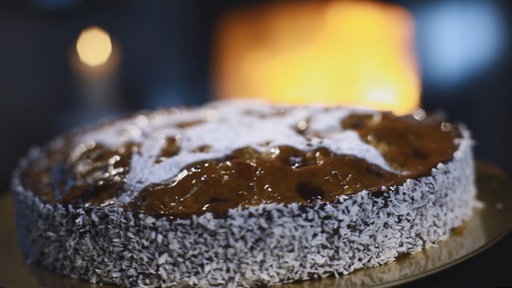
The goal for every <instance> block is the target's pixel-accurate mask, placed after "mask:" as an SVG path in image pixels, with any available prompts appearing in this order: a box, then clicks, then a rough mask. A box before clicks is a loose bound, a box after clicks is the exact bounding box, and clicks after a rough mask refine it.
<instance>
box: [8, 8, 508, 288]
mask: <svg viewBox="0 0 512 288" xmlns="http://www.w3.org/2000/svg"><path fill="white" fill-rule="evenodd" d="M261 2H270V1H258V2H257V1H247V0H245V1H220V0H209V1H199V0H190V1H135V0H126V1H99V0H91V1H85V0H84V1H81V0H33V1H2V2H0V109H1V113H0V139H1V140H0V153H1V154H0V193H1V192H5V191H7V190H8V187H9V182H10V177H11V172H12V170H13V169H14V168H15V167H16V163H17V161H18V159H19V158H20V157H22V156H23V155H24V154H25V153H26V152H27V150H28V149H29V147H31V146H34V145H42V144H44V143H45V142H47V141H48V140H50V139H51V138H53V137H55V136H56V135H58V134H59V133H62V132H64V131H67V130H69V129H71V128H72V127H76V126H77V125H82V124H84V123H88V122H91V121H96V120H97V119H99V118H101V117H102V116H105V115H107V116H112V115H119V114H125V113H129V112H131V111H135V110H140V109H147V108H156V107H160V106H170V105H183V104H187V105H191V104H199V103H203V102H205V101H208V100H209V99H211V83H210V81H211V76H210V75H211V65H210V60H211V59H210V58H211V44H212V37H213V31H214V27H215V23H216V21H217V20H218V19H219V17H221V15H223V13H224V12H225V11H229V10H231V9H233V8H237V7H240V6H248V5H254V4H255V3H261ZM385 2H392V3H394V4H399V5H401V6H403V7H405V8H407V9H409V10H410V11H411V12H412V14H413V15H414V17H415V20H416V47H417V49H418V50H417V54H418V57H419V60H420V65H421V72H422V78H423V79H422V81H423V89H422V106H423V108H425V109H426V110H427V111H430V112H433V111H438V110H440V111H444V112H446V114H447V115H449V118H450V119H451V120H455V121H460V122H463V123H465V124H466V125H467V126H468V127H469V128H470V129H471V130H472V132H473V136H474V138H475V139H476V144H477V145H476V146H475V154H476V158H477V159H479V160H481V161H485V162H488V163H491V164H493V165H495V166H499V167H502V168H503V169H504V170H505V171H507V172H508V173H510V172H511V171H512V152H511V150H512V149H511V148H510V147H509V146H510V144H509V143H511V142H510V140H511V133H510V131H512V99H511V96H512V95H511V93H510V91H512V59H511V56H510V51H511V47H512V45H511V44H512V37H511V35H512V34H511V32H512V22H511V21H512V20H510V19H512V9H511V8H512V4H510V3H511V2H510V1H505V0H503V1H483V0H482V1H461V0H458V1H457V0H450V1H426V0H425V1H385ZM91 25H99V26H101V27H102V28H103V29H105V30H106V31H108V32H109V33H110V35H111V37H112V38H113V40H114V41H116V43H117V44H119V46H120V48H121V52H122V55H121V63H120V66H119V68H120V69H119V74H118V78H117V84H118V85H117V88H118V90H117V92H118V93H117V94H118V95H119V99H118V101H117V102H116V103H115V105H113V106H109V107H86V106H84V105H81V104H80V102H79V101H78V100H77V98H78V94H79V92H77V81H76V77H75V76H74V74H73V73H72V67H71V65H70V51H72V49H73V48H74V44H75V41H76V39H77V37H78V35H79V33H80V31H81V30H82V29H84V28H86V27H88V26H91ZM511 246H512V238H511V236H510V235H509V236H508V237H507V238H506V239H505V240H504V241H501V242H499V243H498V245H496V246H494V247H493V248H492V249H491V250H489V251H488V252H487V253H485V254H483V255H481V256H478V257H477V258H473V259H471V260H470V261H467V262H465V263H463V264H461V265H458V266H456V267H455V268H453V269H452V270H449V271H448V272H443V273H444V274H443V273H441V274H436V275H434V276H433V277H430V278H428V279H427V280H425V281H424V282H421V283H420V284H419V285H423V286H429V287H443V285H445V286H444V287H448V286H447V284H448V283H447V282H446V279H447V278H450V277H451V278H452V279H451V280H450V281H452V282H450V285H449V286H450V287H456V286H458V285H457V284H460V283H459V282H453V281H455V280H454V279H453V278H454V277H457V279H460V278H458V277H461V278H463V277H465V275H466V276H468V277H469V279H473V281H476V282H473V284H475V285H476V286H475V287H477V286H478V287H486V285H485V283H492V285H491V286H488V287H497V286H500V285H505V286H506V285H509V286H508V287H511V286H512V282H511V281H510V279H512V276H507V275H506V274H507V271H509V272H512V268H511V266H512V265H510V264H508V262H509V261H508V259H510V257H511V256H512V251H511V248H510V247H511ZM493 259H498V260H497V261H499V262H496V264H494V265H495V266H489V267H487V270H486V271H487V272H488V271H490V270H492V271H495V272H496V273H498V274H496V273H495V275H494V276H492V277H496V275H502V276H501V278H500V279H496V278H493V280H494V282H493V281H490V282H489V281H488V280H486V279H485V276H484V275H482V277H480V276H479V275H478V274H475V273H478V271H479V268H478V267H479V265H482V264H481V263H494V260H493ZM486 265H487V264H486ZM482 269H483V268H482ZM484 270H485V269H484ZM487 272H486V273H487ZM450 275H451V276H450ZM454 275H455V276H454ZM503 275H505V276H503ZM477 279H480V280H477ZM507 279H508V280H507ZM478 281H479V282H478ZM416 284H418V283H416ZM416 284H412V285H411V287H417V286H415V285H416ZM452 284H453V285H454V286H452Z"/></svg>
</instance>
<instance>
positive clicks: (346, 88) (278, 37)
mask: <svg viewBox="0 0 512 288" xmlns="http://www.w3.org/2000/svg"><path fill="white" fill-rule="evenodd" d="M413 28H414V23H413V19H412V16H411V14H410V13H409V12H407V11H406V10H405V9H403V8H400V7H398V6H395V5H391V4H381V3H376V2H370V1H331V2H299V3H297V2H280V3H279V2H278V3H276V2H274V3H272V4H271V5H266V6H259V7H253V8H251V9H245V10H234V11H232V12H230V13H228V14H227V15H225V17H223V18H222V21H221V22H220V24H219V26H218V29H217V37H216V40H217V42H216V47H215V48H216V49H215V53H216V54H215V55H214V61H215V62H214V72H215V73H214V77H216V78H215V81H214V86H215V92H214V93H215V95H216V97H217V98H232V97H259V98H266V99H267V100H271V101H275V102H284V103H292V104H305V103H312V102H318V103H324V104H332V105H337V104H342V105H351V106H362V107H368V108H375V109H381V110H390V111H394V112H395V113H398V114H405V113H410V112H412V111H414V110H415V109H417V108H418V106H419V102H420V90H421V87H420V85H421V84H420V80H419V73H418V69H417V63H416V58H415V55H414V51H413Z"/></svg>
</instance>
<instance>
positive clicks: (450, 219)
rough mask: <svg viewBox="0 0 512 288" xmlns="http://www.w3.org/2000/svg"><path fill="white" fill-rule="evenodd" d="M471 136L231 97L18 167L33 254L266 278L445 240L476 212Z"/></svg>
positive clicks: (102, 279) (227, 280) (88, 276)
mask: <svg viewBox="0 0 512 288" xmlns="http://www.w3.org/2000/svg"><path fill="white" fill-rule="evenodd" d="M474 174H475V172H474V164H473V157H472V140H471V138H470V135H469V132H468V130H467V129H466V128H465V127H464V126H462V125H457V124H454V123H450V122H446V121H445V120H443V119H441V118H440V117H437V116H429V115H426V114H425V113H424V112H423V111H422V110H418V112H415V113H414V114H412V115H406V116H395V115H393V114H391V113H389V112H379V111H372V110H364V109H356V108H344V107H324V106H321V105H310V106H286V105H275V104H268V103H264V102H258V101H253V100H229V101H227V100H224V101H217V102H211V103H207V104H205V105H203V106H201V107H192V108H180V109H178V108H168V109H160V110H156V111H146V112H139V113H136V114H134V115H132V116H128V117H125V118H122V119H117V120H113V121H109V122H105V123H101V124H97V125H95V126H91V127H86V128H79V129H77V130H75V131H72V132H70V133H68V134H66V135H62V136H60V137H57V138H56V139H54V140H52V141H50V142H49V143H48V144H46V145H45V146H43V147H36V148H33V149H31V150H30V151H29V153H28V155H27V156H26V157H25V158H24V159H22V160H21V161H20V164H19V166H18V168H17V169H16V171H15V173H14V176H13V181H12V190H13V193H14V195H15V199H16V209H17V222H18V223H17V225H18V233H19V239H20V243H21V245H20V246H21V247H22V250H23V252H24V254H25V255H26V257H27V259H28V260H29V261H32V262H35V263H37V264H38V265H42V266H44V267H47V268H49V269H52V270H54V271H57V272H59V273H62V274H65V275H69V276H71V277H74V278H80V279H84V280H87V281H90V282H92V283H111V284H117V285H121V286H127V287H133V286H137V287H140V286H144V287H160V286H164V287H165V286H173V287H175V286H178V287H181V286H183V287H188V286H199V287H208V286H222V287H253V286H266V285H273V284H278V283H286V282H292V281H299V280H307V279H315V278H323V277H328V276H341V275H345V274H347V273H350V272H352V271H354V270H357V269H362V268H363V269H364V268H369V267H375V266H378V265H382V264H385V263H389V262H391V261H393V260H394V259H396V258H397V257H398V256H400V255H403V254H408V253H414V252H417V251H420V250H422V249H424V248H426V247H429V246H433V245H436V243H438V242H439V241H441V240H443V239H446V238H447V237H449V235H450V232H451V231H452V230H453V229H455V228H457V227H460V226H461V225H462V224H463V222H464V221H465V220H467V219H468V218H469V217H470V216H471V214H472V209H473V207H474V206H475V203H476V200H475V196H476V189H475V184H474Z"/></svg>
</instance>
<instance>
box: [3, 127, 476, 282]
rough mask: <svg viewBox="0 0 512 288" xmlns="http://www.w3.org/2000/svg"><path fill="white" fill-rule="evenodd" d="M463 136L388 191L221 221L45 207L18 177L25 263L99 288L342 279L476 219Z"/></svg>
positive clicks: (264, 209)
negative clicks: (442, 156)
mask: <svg viewBox="0 0 512 288" xmlns="http://www.w3.org/2000/svg"><path fill="white" fill-rule="evenodd" d="M462 132H463V133H462V134H463V135H462V138H460V139H458V140H457V141H458V148H457V151H456V152H455V153H454V155H453V159H452V160H450V161H448V162H446V163H440V164H438V165H437V166H436V167H435V168H434V169H432V171H431V173H430V174H429V175H427V176H423V177H419V178H417V179H409V180H407V181H406V182H405V183H403V184H402V185H399V186H394V187H389V188H388V189H387V190H388V191H362V192H359V193H355V194H352V195H346V196H342V197H340V199H339V200H338V201H335V202H332V203H331V202H330V203H310V204H308V205H303V204H296V203H291V204H279V203H273V204H260V205H255V206H249V207H247V208H243V209H242V208H236V209H231V210H229V212H228V214H227V217H223V218H218V217H213V215H212V214H211V213H205V214H203V215H200V216H193V217H191V218H190V219H172V220H170V219H169V218H166V217H162V218H155V217H153V216H151V215H147V214H144V213H140V214H134V213H133V212H130V211H127V210H125V209H122V208H116V207H84V208H80V207H76V206H73V205H61V204H54V205H52V204H46V203H44V202H43V201H41V199H40V198H39V197H37V196H36V195H34V194H33V192H32V191H30V190H28V189H26V187H24V186H23V185H21V183H20V181H19V177H16V176H15V177H14V180H13V185H12V187H13V191H14V193H15V196H16V204H17V213H19V214H20V215H19V217H18V219H19V228H20V235H21V237H20V238H23V239H25V243H26V244H27V245H25V247H24V251H25V253H27V254H28V258H29V259H31V260H33V261H36V262H39V263H41V264H42V265H44V266H46V267H48V268H51V269H53V270H56V271H59V272H61V273H64V274H67V275H70V276H73V277H76V278H82V279H87V280H89V281H91V282H94V283H102V282H104V283H115V284H120V285H125V286H176V285H177V286H180V285H181V286H186V285H199V286H213V285H219V286H231V287H235V286H254V285H268V284H277V283H282V282H289V281H295V280H302V279H311V278H318V277H325V276H327V275H332V274H334V275H340V274H346V273H349V272H351V271H353V270H355V269H358V268H364V267H372V266H376V265H380V264H383V263H387V262H390V261H392V260H393V259H395V258H396V257H397V256H398V255H400V254H402V253H410V252H414V251H418V250H420V249H422V248H424V247H426V246H430V245H434V244H435V243H436V242H437V241H440V240H442V239H444V238H446V237H447V236H448V235H449V233H450V230H451V229H453V228H455V227H457V226H459V225H461V223H462V221H463V220H464V219H467V218H469V217H470V215H471V210H472V208H473V206H474V204H475V203H474V201H475V200H474V199H475V198H474V197H475V193H476V191H475V186H474V166H473V158H472V154H471V140H470V139H469V135H468V133H467V132H465V130H463V131H462ZM38 153H41V152H40V151H38V150H37V149H36V150H33V152H32V153H31V156H29V158H30V157H35V156H36V155H37V154H38ZM26 161H28V160H26ZM22 166H23V164H22V165H21V167H22Z"/></svg>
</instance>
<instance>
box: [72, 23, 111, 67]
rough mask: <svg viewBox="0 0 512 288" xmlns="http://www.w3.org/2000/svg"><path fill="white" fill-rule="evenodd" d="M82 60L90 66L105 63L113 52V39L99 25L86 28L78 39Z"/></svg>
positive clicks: (77, 47) (78, 51) (77, 48)
mask: <svg viewBox="0 0 512 288" xmlns="http://www.w3.org/2000/svg"><path fill="white" fill-rule="evenodd" d="M76 51H77V53H78V58H79V59H80V61H82V62H83V63H85V64H86V65H88V66H90V67H97V66H100V65H102V64H105V63H106V62H107V61H108V59H109V58H110V55H111V54H112V41H111V40H110V36H109V35H108V33H107V32H106V31H105V30H103V29H101V28H99V27H89V28H86V29H84V30H83V31H82V32H81V33H80V36H79V37H78V40H77V41H76Z"/></svg>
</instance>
